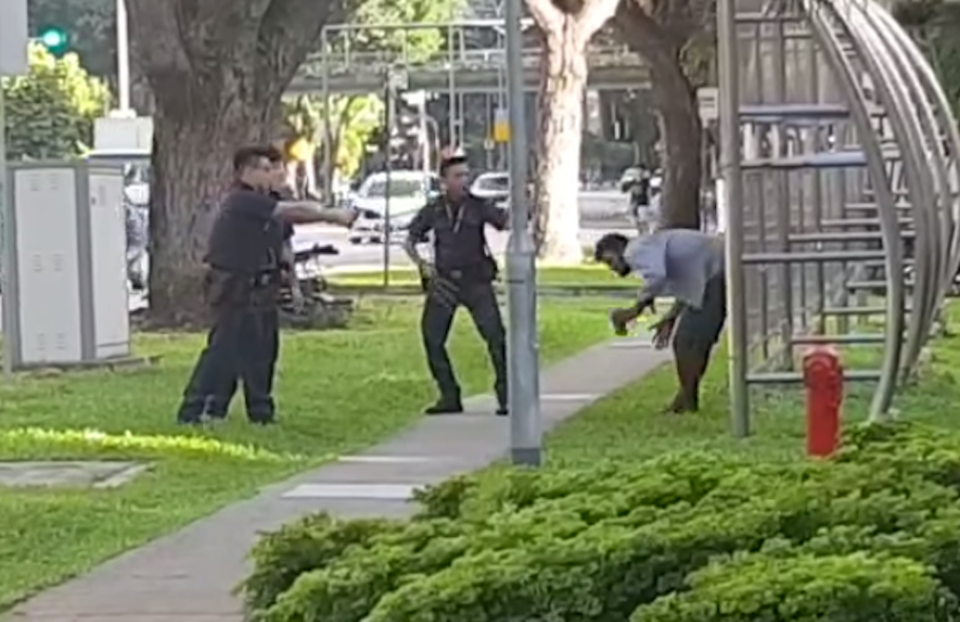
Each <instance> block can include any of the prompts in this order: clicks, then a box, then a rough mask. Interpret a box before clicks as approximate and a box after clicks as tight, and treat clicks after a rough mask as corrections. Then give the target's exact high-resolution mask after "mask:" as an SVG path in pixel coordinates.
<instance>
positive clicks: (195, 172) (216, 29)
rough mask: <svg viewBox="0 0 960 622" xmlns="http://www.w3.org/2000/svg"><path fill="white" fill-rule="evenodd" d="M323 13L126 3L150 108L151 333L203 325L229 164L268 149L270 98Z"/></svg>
mask: <svg viewBox="0 0 960 622" xmlns="http://www.w3.org/2000/svg"><path fill="white" fill-rule="evenodd" d="M333 8H335V7H334V6H333V2H331V1H330V0H319V1H318V0H234V1H233V2H207V3H201V2H197V1H196V0H163V1H162V2H159V1H157V0H127V9H128V15H129V20H130V31H131V36H132V38H134V39H136V40H137V42H138V45H137V46H136V47H135V51H136V54H137V62H138V63H139V64H140V67H141V68H142V70H143V72H144V75H145V76H146V78H147V80H148V81H149V83H150V87H151V89H152V91H153V93H154V97H155V99H156V111H155V113H154V145H153V155H152V159H153V165H154V171H153V173H154V174H153V177H154V178H153V183H152V190H151V210H150V258H151V261H150V279H149V291H150V317H151V321H152V323H154V324H157V325H164V326H179V325H183V324H189V323H193V322H194V321H196V320H198V319H199V318H201V317H202V316H203V312H204V309H203V301H202V297H201V296H200V283H201V275H202V272H203V256H204V254H205V253H206V241H207V236H208V233H209V226H210V223H211V221H212V219H213V215H214V213H215V211H216V209H217V206H218V204H219V203H220V200H221V199H222V198H223V196H224V193H225V191H226V190H227V188H228V186H229V183H230V181H231V177H232V171H231V156H232V154H233V152H234V151H235V150H236V149H237V148H239V147H241V146H242V145H244V144H249V143H252V142H257V143H267V142H269V139H270V138H271V136H270V135H271V134H272V133H273V129H274V128H275V127H278V126H279V125H278V121H279V119H278V117H279V115H280V96H281V95H282V93H283V91H284V89H285V88H286V87H287V85H288V84H289V82H290V80H292V79H293V75H294V73H295V72H296V70H297V67H299V65H300V63H301V62H302V61H303V59H304V57H305V56H306V54H307V52H308V51H309V50H310V49H311V48H312V47H313V46H314V45H316V41H317V40H318V38H319V35H320V29H321V28H322V26H323V24H324V23H326V20H327V19H328V17H329V16H330V14H331V10H332V9H333Z"/></svg>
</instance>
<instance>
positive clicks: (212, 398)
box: [206, 161, 303, 420]
mask: <svg viewBox="0 0 960 622" xmlns="http://www.w3.org/2000/svg"><path fill="white" fill-rule="evenodd" d="M273 165H274V176H273V183H272V184H271V191H270V193H269V194H270V196H271V197H273V198H274V199H276V200H278V201H282V200H292V199H293V198H294V196H293V192H292V191H291V190H290V188H289V187H288V186H287V172H286V167H285V166H284V164H283V162H282V161H280V162H274V163H273ZM282 227H283V229H282V232H283V250H282V253H281V256H280V268H281V274H282V275H283V279H284V280H286V281H287V287H288V288H289V291H290V294H291V299H292V303H293V307H294V309H295V310H299V309H300V307H302V304H303V294H302V292H301V291H300V285H299V283H298V282H297V277H296V266H295V265H294V264H295V261H294V257H293V244H292V241H293V235H294V227H293V225H292V224H290V223H289V222H283V223H282ZM277 319H279V318H277ZM277 332H278V333H279V322H277ZM278 337H279V335H278ZM264 345H265V346H266V349H265V350H264V351H263V353H262V354H263V356H264V357H265V358H266V359H268V360H269V364H268V367H267V373H266V376H267V378H269V379H272V378H273V376H274V371H275V369H276V365H277V359H278V358H279V355H280V348H279V345H280V342H279V339H273V340H270V341H268V342H266V343H265V344H264ZM238 372H239V370H238V369H236V370H235V374H234V375H233V377H232V378H231V379H230V380H226V379H225V380H224V383H223V386H222V387H219V389H221V391H220V393H218V394H215V395H209V396H207V401H206V416H207V418H208V419H210V420H223V419H226V417H227V412H228V411H229V410H230V401H231V400H232V399H233V395H234V394H235V393H236V392H237V387H238V384H239V381H240V378H239V376H237V375H236V373H238Z"/></svg>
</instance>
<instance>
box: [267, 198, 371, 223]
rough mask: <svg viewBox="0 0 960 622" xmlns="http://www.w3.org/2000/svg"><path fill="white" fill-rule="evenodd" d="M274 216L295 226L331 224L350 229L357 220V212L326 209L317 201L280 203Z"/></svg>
mask: <svg viewBox="0 0 960 622" xmlns="http://www.w3.org/2000/svg"><path fill="white" fill-rule="evenodd" d="M274 214H275V215H276V216H277V218H279V219H280V220H282V221H284V222H288V223H290V224H293V225H308V224H315V223H329V224H332V225H340V226H342V227H350V226H351V225H353V223H354V221H356V219H357V216H358V214H357V212H355V211H354V210H344V209H335V208H326V207H323V206H322V205H320V204H319V203H317V202H315V201H280V202H278V203H277V208H276V210H274Z"/></svg>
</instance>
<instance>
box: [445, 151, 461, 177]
mask: <svg viewBox="0 0 960 622" xmlns="http://www.w3.org/2000/svg"><path fill="white" fill-rule="evenodd" d="M466 163H467V156H462V155H455V156H450V157H449V158H444V159H443V160H441V161H440V177H446V176H447V171H449V170H450V169H451V168H453V167H454V166H460V165H461V164H466Z"/></svg>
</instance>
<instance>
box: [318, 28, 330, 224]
mask: <svg viewBox="0 0 960 622" xmlns="http://www.w3.org/2000/svg"><path fill="white" fill-rule="evenodd" d="M329 46H330V40H329V38H328V35H327V29H326V28H324V29H323V30H322V31H321V32H320V54H321V55H322V56H321V61H322V62H321V65H322V66H323V69H322V73H321V79H320V89H321V90H320V92H321V94H322V95H321V97H322V98H323V201H324V203H325V204H327V205H329V204H331V203H332V200H331V198H332V197H333V145H332V144H331V143H332V142H333V128H332V127H331V126H330V112H331V111H330V48H329Z"/></svg>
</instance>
